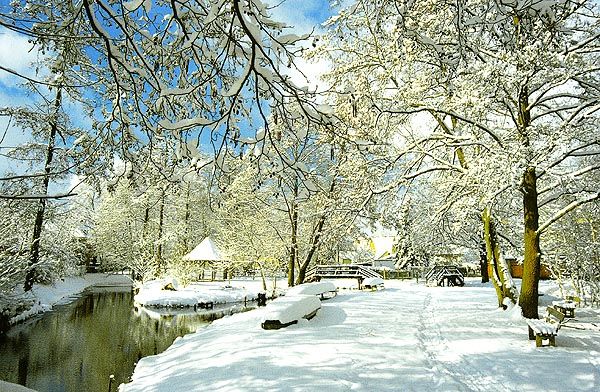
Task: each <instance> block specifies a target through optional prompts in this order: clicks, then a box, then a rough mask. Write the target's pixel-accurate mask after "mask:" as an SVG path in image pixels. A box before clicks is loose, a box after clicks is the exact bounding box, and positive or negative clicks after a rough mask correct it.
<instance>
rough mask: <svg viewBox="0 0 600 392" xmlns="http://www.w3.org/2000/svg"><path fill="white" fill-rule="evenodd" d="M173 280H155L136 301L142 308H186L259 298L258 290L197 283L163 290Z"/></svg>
mask: <svg viewBox="0 0 600 392" xmlns="http://www.w3.org/2000/svg"><path fill="white" fill-rule="evenodd" d="M170 282H171V280H153V281H149V282H146V283H144V284H143V285H142V287H140V290H139V292H138V293H137V294H136V295H135V297H134V301H135V302H136V303H138V304H140V305H142V306H158V307H185V306H195V305H200V304H203V303H204V304H205V303H212V304H221V303H231V302H243V301H246V300H247V301H252V300H255V299H256V298H257V297H258V293H259V291H258V290H252V289H250V290H249V289H246V288H245V287H235V286H223V285H220V286H215V285H214V284H204V283H195V284H191V285H189V286H187V287H184V288H181V287H179V289H178V290H162V288H163V287H165V285H166V284H167V283H170Z"/></svg>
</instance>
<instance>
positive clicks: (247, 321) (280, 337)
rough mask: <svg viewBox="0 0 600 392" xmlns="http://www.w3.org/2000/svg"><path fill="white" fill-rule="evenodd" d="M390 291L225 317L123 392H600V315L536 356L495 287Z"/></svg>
mask: <svg viewBox="0 0 600 392" xmlns="http://www.w3.org/2000/svg"><path fill="white" fill-rule="evenodd" d="M385 283H386V286H387V288H386V290H384V291H382V292H380V293H379V294H378V295H370V294H369V293H365V292H361V291H355V290H352V291H342V292H340V293H339V295H338V296H337V297H336V298H333V299H331V300H329V301H327V302H326V303H323V304H322V307H321V309H320V310H319V311H318V312H317V315H316V316H315V317H314V318H313V319H312V320H311V321H310V322H307V321H304V320H300V322H299V323H298V324H299V325H292V326H290V327H287V328H285V329H281V330H278V331H265V330H263V329H262V328H261V327H260V320H264V319H265V314H266V313H267V309H266V308H262V309H258V310H253V311H251V312H246V313H239V314H236V315H233V316H230V317H225V318H223V319H220V320H217V321H215V322H213V323H212V324H211V325H209V326H207V327H206V328H203V329H201V330H199V331H198V332H196V333H194V334H190V335H186V336H185V337H183V338H181V339H178V340H176V341H175V343H174V344H173V345H172V346H171V347H170V348H169V349H167V350H166V351H165V352H163V353H162V354H160V355H155V356H151V357H146V358H142V359H141V360H140V361H139V362H138V365H137V367H136V369H135V372H134V374H133V377H132V380H133V381H132V382H131V383H129V384H124V385H121V386H120V391H121V392H147V391H155V392H158V391H165V392H167V391H168V392H188V391H258V390H273V391H275V390H277V391H317V390H324V391H325V390H326V391H347V390H358V391H404V390H410V391H440V390H444V391H483V390H486V391H487V390H501V391H598V390H600V377H599V376H598V374H599V370H598V369H600V331H599V330H594V329H591V326H592V323H597V320H598V318H599V317H600V310H598V309H591V308H581V309H579V312H578V315H577V319H578V322H579V324H578V326H581V327H585V328H586V329H575V328H566V327H564V328H562V329H561V330H560V331H559V334H558V336H557V338H556V344H557V347H544V348H536V347H535V342H532V341H529V340H528V339H527V324H526V323H525V321H524V320H523V319H522V318H519V319H513V318H511V316H512V313H513V312H514V311H515V310H516V309H518V307H514V308H513V310H511V312H505V311H502V310H499V309H498V302H497V299H496V294H495V291H494V288H493V287H492V286H491V285H489V284H488V285H482V284H480V283H478V282H477V281H476V280H474V279H469V278H467V280H466V286H465V287H460V288H456V289H448V288H440V287H426V286H425V285H423V284H415V283H414V281H404V282H401V281H395V280H388V281H386V282H385ZM545 284H546V283H545V282H542V283H540V289H541V290H542V291H543V289H544V288H545V286H544V285H545ZM284 298H285V297H284ZM313 298H316V297H313ZM282 300H283V298H282ZM274 302H275V301H274ZM540 313H541V314H543V313H544V307H542V306H540ZM588 327H590V328H588Z"/></svg>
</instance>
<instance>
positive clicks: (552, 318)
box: [526, 306, 565, 347]
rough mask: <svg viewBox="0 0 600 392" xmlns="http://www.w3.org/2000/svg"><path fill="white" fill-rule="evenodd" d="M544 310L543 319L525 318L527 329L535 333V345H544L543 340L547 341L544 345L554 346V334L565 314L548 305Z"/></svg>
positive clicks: (556, 332)
mask: <svg viewBox="0 0 600 392" xmlns="http://www.w3.org/2000/svg"><path fill="white" fill-rule="evenodd" d="M546 311H547V313H546V317H545V318H544V320H538V319H526V321H527V325H528V328H529V331H533V334H534V335H535V346H536V347H542V346H544V341H545V340H546V341H548V344H546V345H550V346H556V340H555V339H556V335H557V334H558V330H559V329H560V326H561V323H562V322H563V320H564V319H565V315H564V314H563V313H561V312H559V311H558V310H556V309H554V308H553V307H550V306H548V307H547V308H546Z"/></svg>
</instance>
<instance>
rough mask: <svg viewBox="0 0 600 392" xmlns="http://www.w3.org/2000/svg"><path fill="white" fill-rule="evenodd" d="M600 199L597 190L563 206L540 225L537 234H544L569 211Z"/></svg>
mask: <svg viewBox="0 0 600 392" xmlns="http://www.w3.org/2000/svg"><path fill="white" fill-rule="evenodd" d="M599 199H600V192H596V193H592V194H591V195H589V196H587V197H584V198H583V199H579V200H575V201H574V202H572V203H570V204H569V205H567V206H566V207H565V208H563V209H562V210H560V211H558V212H557V213H556V214H554V216H552V217H551V218H550V219H549V220H548V221H547V222H545V223H544V224H542V225H540V227H539V228H538V229H537V234H538V235H540V234H542V233H543V232H544V231H545V230H546V229H547V228H548V227H549V226H550V225H552V224H553V223H554V222H556V221H558V220H559V219H560V218H562V217H563V216H565V215H567V214H568V213H569V212H571V211H573V210H574V209H576V208H577V207H579V206H581V205H583V204H586V203H589V202H592V201H595V200H599Z"/></svg>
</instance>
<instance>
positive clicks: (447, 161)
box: [318, 0, 598, 317]
mask: <svg viewBox="0 0 600 392" xmlns="http://www.w3.org/2000/svg"><path fill="white" fill-rule="evenodd" d="M329 26H330V32H329V33H328V34H327V35H326V36H325V37H324V39H323V40H322V41H323V45H322V47H321V48H320V49H318V52H320V55H322V56H327V58H328V59H329V60H330V61H332V62H333V63H334V67H333V70H332V72H331V73H330V75H329V80H330V84H331V85H332V86H335V88H336V93H337V94H338V95H339V96H349V97H350V99H351V100H352V102H353V105H354V107H356V113H357V116H362V117H363V118H364V119H365V120H364V121H366V122H367V123H369V126H370V128H371V129H379V130H382V129H383V130H389V133H388V137H389V138H388V140H387V142H388V143H397V144H398V141H397V140H394V139H393V135H394V134H395V135H400V137H401V138H402V139H403V141H402V142H401V143H400V144H402V145H403V148H401V150H400V152H399V153H398V154H397V156H398V157H399V158H398V159H396V161H395V162H397V163H398V164H399V165H400V164H401V165H403V167H404V168H406V169H405V170H406V171H405V172H404V173H401V175H400V176H399V177H400V178H399V180H398V182H399V183H402V182H403V181H404V182H405V181H406V180H407V179H411V178H413V177H414V176H417V175H423V174H424V173H432V172H440V171H444V172H448V173H454V176H452V177H453V178H455V179H456V180H455V181H454V180H453V181H449V182H448V184H449V185H450V188H452V187H453V189H449V190H450V191H451V192H462V193H466V194H473V193H474V192H476V193H475V194H477V195H478V197H479V198H480V202H479V209H480V210H485V209H486V208H488V209H489V208H492V207H493V206H494V204H495V202H496V201H497V200H500V199H505V198H509V199H510V198H511V197H510V196H506V195H507V194H510V193H511V192H512V194H517V195H520V197H521V199H522V207H521V211H520V213H521V216H522V217H523V234H522V239H521V243H522V247H523V251H524V259H525V261H524V265H525V267H524V269H525V272H524V279H523V284H522V291H521V295H520V300H519V302H520V305H521V306H522V308H523V314H524V315H525V316H526V317H537V302H538V296H537V283H538V278H539V265H540V257H541V250H540V246H539V240H540V235H541V234H542V233H543V232H544V231H545V230H546V229H547V228H548V227H549V225H550V224H551V223H553V222H555V221H556V220H557V219H558V218H559V217H561V216H562V215H564V213H566V212H567V211H570V210H572V209H574V208H575V207H576V206H578V205H580V204H582V203H585V202H589V201H590V200H593V199H595V198H597V197H598V190H597V189H590V188H588V187H586V186H584V185H583V183H584V181H582V180H583V179H584V177H586V176H587V175H588V174H589V173H591V172H593V171H595V170H596V166H595V165H591V166H587V167H582V166H579V165H574V164H573V163H574V162H575V161H577V160H578V159H579V158H580V157H581V156H582V155H588V156H595V157H596V158H597V157H598V155H597V151H596V152H594V151H595V150H594V145H597V143H598V135H597V132H594V129H597V126H598V116H597V108H598V107H597V102H598V70H597V66H596V64H597V63H598V51H597V49H598V48H597V43H596V42H597V37H598V5H597V3H596V2H593V1H577V2H576V1H569V0H565V1H556V2H539V1H519V2H516V1H501V2H484V1H466V2H458V3H451V2H446V1H441V0H440V1H437V0H432V1H419V2H416V1H404V2H396V3H386V2H379V1H370V0H362V1H361V0H359V1H356V2H354V3H353V4H352V5H351V6H349V7H348V8H346V9H344V10H343V11H341V12H340V15H338V16H336V17H334V18H332V19H331V20H330V22H329ZM411 127H412V128H413V132H407V129H410V128H411ZM380 132H381V131H380ZM382 135H385V134H383V133H382ZM396 137H398V136H396ZM383 142H385V140H383ZM565 176H567V177H566V178H568V179H569V181H568V184H567V183H566V182H565V181H564V180H562V179H564V178H565ZM445 191H448V190H445ZM568 195H574V196H575V197H574V200H573V201H570V202H567V200H566V199H567V198H568V197H567V196H568ZM488 211H489V210H488ZM488 215H489V214H488ZM540 215H541V217H542V219H544V220H545V221H544V222H542V223H540V221H539V219H540Z"/></svg>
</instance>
